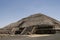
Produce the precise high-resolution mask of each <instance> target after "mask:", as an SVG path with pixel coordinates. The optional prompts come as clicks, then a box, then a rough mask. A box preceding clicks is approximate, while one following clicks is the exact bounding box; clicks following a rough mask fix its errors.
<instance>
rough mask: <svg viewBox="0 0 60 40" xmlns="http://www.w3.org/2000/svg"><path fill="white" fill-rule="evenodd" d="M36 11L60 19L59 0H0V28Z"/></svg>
mask: <svg viewBox="0 0 60 40" xmlns="http://www.w3.org/2000/svg"><path fill="white" fill-rule="evenodd" d="M36 13H43V14H45V15H48V16H50V17H52V18H54V19H57V20H59V21H60V0H0V28H2V27H4V26H6V25H8V24H10V23H13V22H16V21H18V20H20V19H22V18H24V17H27V16H29V15H32V14H36Z"/></svg>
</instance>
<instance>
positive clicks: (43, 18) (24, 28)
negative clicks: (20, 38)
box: [0, 13, 60, 35]
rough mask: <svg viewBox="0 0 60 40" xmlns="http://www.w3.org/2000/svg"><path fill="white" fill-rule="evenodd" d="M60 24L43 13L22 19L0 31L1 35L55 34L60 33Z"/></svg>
mask: <svg viewBox="0 0 60 40" xmlns="http://www.w3.org/2000/svg"><path fill="white" fill-rule="evenodd" d="M59 28H60V22H59V21H57V20H55V19H53V18H51V17H49V16H47V15H44V14H41V13H37V14H34V15H30V16H28V17H26V18H22V19H21V20H18V21H17V22H15V23H11V24H9V25H7V26H5V27H4V28H2V29H0V34H13V35H15V34H19V35H31V34H55V33H56V32H59V31H60V29H59Z"/></svg>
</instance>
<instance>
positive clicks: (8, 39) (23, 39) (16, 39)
mask: <svg viewBox="0 0 60 40" xmlns="http://www.w3.org/2000/svg"><path fill="white" fill-rule="evenodd" d="M0 40H60V34H55V35H50V36H43V37H28V36H4V37H0Z"/></svg>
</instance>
